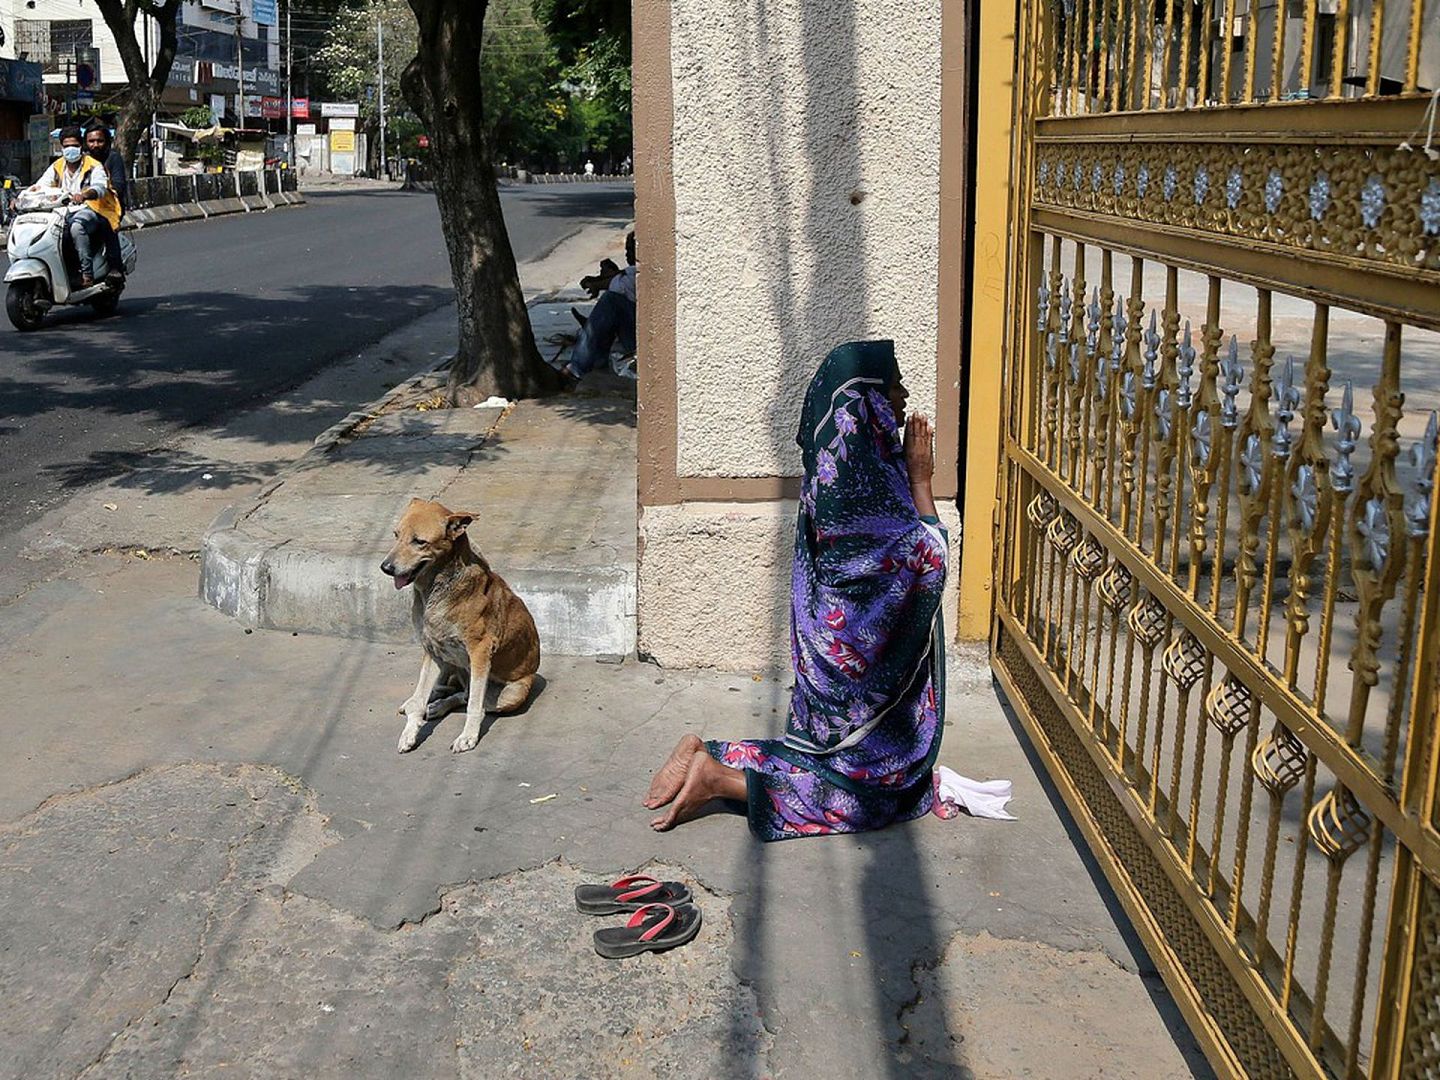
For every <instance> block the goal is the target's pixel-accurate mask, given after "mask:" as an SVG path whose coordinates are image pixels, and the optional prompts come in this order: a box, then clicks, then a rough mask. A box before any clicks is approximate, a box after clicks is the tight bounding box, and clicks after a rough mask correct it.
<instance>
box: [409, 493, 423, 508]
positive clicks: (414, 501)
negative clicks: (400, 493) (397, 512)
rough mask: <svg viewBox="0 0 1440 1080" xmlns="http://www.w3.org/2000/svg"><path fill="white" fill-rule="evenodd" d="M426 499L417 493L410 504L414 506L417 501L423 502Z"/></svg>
mask: <svg viewBox="0 0 1440 1080" xmlns="http://www.w3.org/2000/svg"><path fill="white" fill-rule="evenodd" d="M424 501H425V500H424V499H422V498H420V496H418V495H416V496H415V497H414V498H413V499H411V500H410V505H411V506H414V505H415V504H416V503H423V502H424Z"/></svg>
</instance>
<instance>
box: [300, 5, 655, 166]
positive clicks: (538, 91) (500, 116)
mask: <svg viewBox="0 0 1440 1080" xmlns="http://www.w3.org/2000/svg"><path fill="white" fill-rule="evenodd" d="M546 2H547V3H548V0H546ZM567 2H568V0H567ZM588 2H590V3H596V2H597V0H588ZM607 2H610V3H611V6H612V7H616V8H617V10H618V9H619V8H623V9H624V12H625V18H624V20H623V21H624V22H625V28H624V35H623V43H622V41H621V38H620V37H619V36H618V35H617V34H615V33H613V32H611V31H608V30H607V31H606V32H605V33H603V34H601V35H600V36H599V37H598V38H596V37H592V38H591V39H589V40H588V42H582V40H581V38H582V36H583V33H582V29H583V28H582V26H581V24H580V23H570V24H567V25H566V26H565V27H564V29H563V30H562V31H561V32H559V33H558V34H557V31H556V30H555V29H554V28H553V27H552V26H551V25H550V24H549V23H547V22H545V21H544V19H542V18H541V16H540V4H538V3H534V0H490V5H489V7H488V8H487V10H486V13H485V38H484V44H483V45H482V47H481V56H480V64H481V71H480V74H481V85H482V93H483V95H484V118H485V124H486V126H487V128H488V129H489V134H490V145H491V148H492V149H491V153H492V156H493V158H494V160H495V161H496V163H514V164H517V165H524V164H530V163H536V162H540V163H545V164H546V165H549V164H551V163H555V162H560V163H563V164H564V166H566V167H569V168H575V169H578V168H579V167H580V165H581V164H582V163H583V161H584V157H585V155H586V154H592V155H603V154H611V155H613V156H614V157H616V158H620V157H624V156H625V154H627V153H628V152H629V148H630V139H631V136H630V54H629V22H628V20H629V0H624V2H623V4H619V5H616V4H614V3H613V0H607ZM561 6H562V5H561V4H560V3H559V2H558V0H557V2H556V3H550V4H549V6H548V7H547V8H546V11H547V17H548V16H549V15H553V14H555V12H557V11H558V10H559V8H560V7H561ZM571 6H576V5H575V4H573V3H571ZM578 6H580V7H584V6H585V3H584V2H582V3H581V4H579V5H578ZM601 6H603V5H601ZM377 20H383V21H384V24H385V71H386V75H385V79H386V93H385V101H386V111H387V114H388V115H387V119H388V125H389V128H390V130H391V133H392V134H391V138H392V141H393V144H394V145H393V146H392V149H393V150H396V151H398V152H399V153H401V154H404V155H418V156H422V157H423V156H424V155H425V153H426V152H425V151H423V150H420V149H419V148H418V144H417V141H416V140H417V139H418V137H419V135H420V134H421V133H422V131H423V125H421V123H420V121H419V120H418V118H416V117H414V116H413V115H412V114H410V113H409V112H408V110H407V109H406V106H405V102H404V100H403V98H402V97H401V95H400V92H399V88H400V75H401V73H402V72H403V71H404V69H405V66H406V64H408V63H409V61H410V58H411V57H413V56H414V55H415V51H416V48H417V30H416V24H415V20H414V17H413V15H412V14H411V11H410V8H409V5H408V4H407V3H406V0H348V2H346V3H344V4H342V5H341V6H340V7H339V8H338V9H337V10H336V12H335V14H334V22H333V24H332V27H331V30H330V32H329V34H328V35H327V36H326V39H325V43H324V44H323V46H321V48H320V49H319V50H318V51H317V52H316V54H315V66H316V68H317V69H318V70H319V71H320V72H321V73H322V74H323V75H324V78H325V81H326V84H327V87H328V92H329V93H330V94H331V95H332V96H333V97H335V98H336V99H338V100H346V101H358V102H359V103H360V113H361V118H362V123H364V125H365V126H366V127H368V128H370V129H371V130H374V129H375V128H376V127H377V126H378V124H379V100H378V95H376V94H375V93H374V87H375V85H376V71H375V68H376V32H375V27H376V23H377Z"/></svg>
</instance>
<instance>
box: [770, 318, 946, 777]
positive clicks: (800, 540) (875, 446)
mask: <svg viewBox="0 0 1440 1080" xmlns="http://www.w3.org/2000/svg"><path fill="white" fill-rule="evenodd" d="M899 377H900V371H899V367H898V365H897V364H896V361H895V345H894V342H891V341H859V342H852V343H850V344H848V345H842V346H840V347H839V348H837V349H835V350H834V351H833V352H831V353H830V355H829V356H827V357H826V358H825V360H824V362H823V363H821V365H820V369H819V371H818V372H816V374H815V378H814V380H812V382H811V384H810V388H809V390H807V391H806V394H805V404H804V407H803V408H802V409H801V420H800V431H799V433H798V435H797V441H798V442H799V444H800V449H801V453H802V456H803V458H804V462H805V479H804V482H803V487H802V489H801V497H800V511H799V518H798V521H797V525H796V530H795V566H794V573H793V575H792V583H791V592H792V595H791V606H792V616H793V622H792V627H793V631H792V633H793V638H792V647H793V654H794V655H793V659H794V663H795V692H794V695H793V696H792V704H791V710H790V723H789V727H788V730H787V733H786V742H787V744H789V745H790V746H792V747H793V748H794V749H798V750H804V751H808V752H810V753H832V752H834V751H836V750H841V749H844V748H846V747H849V746H853V745H854V744H855V743H856V742H858V741H859V740H860V739H863V738H864V737H865V735H866V734H868V733H869V732H870V731H871V730H873V728H874V727H875V726H876V725H877V724H878V723H879V722H880V720H881V719H883V718H884V717H885V716H886V715H887V714H889V713H890V712H892V710H894V709H897V708H899V709H910V708H920V707H921V706H922V702H923V700H924V699H925V697H926V694H927V687H929V686H930V679H929V676H930V674H931V672H930V659H931V641H932V637H933V631H934V629H935V626H936V619H937V617H938V614H939V610H940V595H941V591H942V589H943V586H944V581H945V545H944V542H943V538H942V537H941V534H940V532H939V530H938V529H937V528H936V527H934V526H933V525H929V524H926V523H925V522H924V521H922V520H921V518H920V514H919V511H918V510H916V508H915V500H914V497H913V496H912V495H911V494H910V478H909V474H908V472H907V471H906V467H905V455H904V451H903V448H902V445H901V441H900V432H899V430H898V428H897V426H896V422H895V415H894V413H893V412H892V411H891V407H890V400H889V393H890V389H891V387H892V386H893V385H894V384H895V383H896V382H897V381H898V379H899ZM930 701H931V707H932V708H933V701H934V698H933V694H932V695H931V696H930Z"/></svg>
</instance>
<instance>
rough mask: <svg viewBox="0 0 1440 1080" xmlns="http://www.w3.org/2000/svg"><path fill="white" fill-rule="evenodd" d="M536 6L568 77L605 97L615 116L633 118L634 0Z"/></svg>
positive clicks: (537, 0) (543, 0)
mask: <svg viewBox="0 0 1440 1080" xmlns="http://www.w3.org/2000/svg"><path fill="white" fill-rule="evenodd" d="M531 6H532V10H533V11H534V13H535V18H536V19H538V20H539V21H540V24H541V25H542V26H544V27H545V31H546V33H547V34H548V35H549V37H550V41H551V44H552V45H553V46H554V47H555V51H556V53H557V55H558V56H559V57H560V62H561V63H562V64H564V65H565V69H566V77H567V78H568V79H569V80H570V81H571V82H573V83H575V84H577V85H579V86H581V87H583V88H584V90H585V94H586V96H587V97H592V98H600V99H602V100H604V101H605V102H606V104H607V105H608V107H609V109H610V112H611V113H612V114H614V115H615V116H619V115H621V114H623V115H624V116H626V117H627V118H628V116H629V114H630V0H531ZM628 123H629V121H628V119H627V120H626V124H627V127H628ZM626 141H627V142H628V141H629V140H628V136H627V139H626Z"/></svg>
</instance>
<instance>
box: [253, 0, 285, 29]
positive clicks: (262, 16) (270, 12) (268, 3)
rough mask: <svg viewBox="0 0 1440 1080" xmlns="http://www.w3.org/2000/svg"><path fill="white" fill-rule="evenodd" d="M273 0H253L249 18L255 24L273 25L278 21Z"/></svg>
mask: <svg viewBox="0 0 1440 1080" xmlns="http://www.w3.org/2000/svg"><path fill="white" fill-rule="evenodd" d="M276 7H277V4H276V2H275V0H253V5H252V14H251V16H250V18H252V19H253V20H254V21H255V24H256V25H257V26H274V25H275V24H276V23H277V22H279V21H280V19H279V14H278V12H277V11H276Z"/></svg>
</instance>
